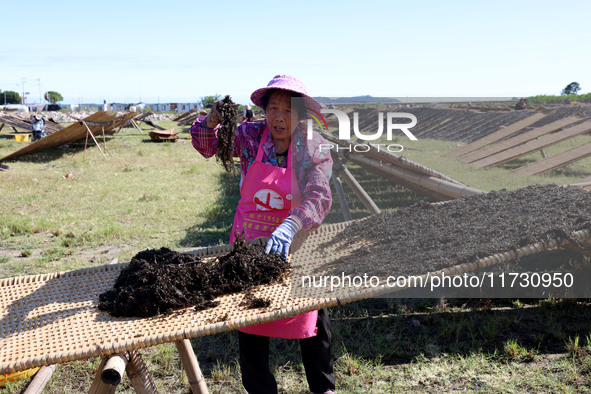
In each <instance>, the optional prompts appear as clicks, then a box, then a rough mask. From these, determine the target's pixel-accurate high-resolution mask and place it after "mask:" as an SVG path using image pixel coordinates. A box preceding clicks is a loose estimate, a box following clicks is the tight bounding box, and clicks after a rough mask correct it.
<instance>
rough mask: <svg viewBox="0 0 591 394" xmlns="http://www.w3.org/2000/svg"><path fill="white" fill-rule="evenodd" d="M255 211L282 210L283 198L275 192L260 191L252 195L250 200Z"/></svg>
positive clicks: (269, 190)
mask: <svg viewBox="0 0 591 394" xmlns="http://www.w3.org/2000/svg"><path fill="white" fill-rule="evenodd" d="M288 199H289V198H288ZM252 202H254V204H255V206H256V208H257V211H270V210H272V209H283V206H284V205H285V203H284V201H283V198H282V197H281V195H280V194H279V193H277V192H276V191H275V190H271V189H261V190H259V191H257V192H256V193H255V194H254V197H253V199H252Z"/></svg>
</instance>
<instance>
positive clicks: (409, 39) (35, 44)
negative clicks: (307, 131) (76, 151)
mask: <svg viewBox="0 0 591 394" xmlns="http://www.w3.org/2000/svg"><path fill="white" fill-rule="evenodd" d="M21 4H24V3H22V2H17V1H9V0H3V1H2V6H1V7H0V8H1V13H2V14H1V15H2V18H1V19H2V27H3V29H2V30H3V38H2V42H1V44H0V89H2V90H15V91H19V92H21V91H22V88H23V86H22V85H23V78H24V88H25V90H26V91H27V92H30V95H29V98H28V100H27V102H37V101H39V95H40V94H39V93H40V92H44V91H47V90H55V91H58V92H60V93H61V94H62V95H63V96H64V98H65V100H64V102H66V103H89V102H102V100H107V101H108V102H112V101H117V102H137V101H140V100H141V101H143V102H147V103H150V102H158V101H160V102H175V101H181V102H195V101H198V100H199V98H200V97H202V96H205V95H210V94H215V93H219V94H230V95H232V97H233V98H234V99H235V100H236V101H238V102H241V103H246V102H247V101H248V100H249V96H250V93H251V92H252V91H253V90H255V89H257V88H259V87H262V86H265V85H266V84H267V82H268V81H269V80H270V79H271V78H272V77H273V76H274V75H276V74H292V75H294V76H296V77H298V78H299V79H301V80H302V81H303V82H304V83H305V84H306V86H307V88H308V91H309V93H310V94H311V95H314V96H356V95H365V94H369V95H372V96H391V97H394V96H395V97H405V96H408V97H437V96H443V97H449V96H454V97H468V96H476V97H500V96H508V97H513V96H525V95H536V94H559V93H560V91H561V89H562V88H564V87H565V86H566V85H567V84H568V83H570V82H573V81H577V82H579V83H580V85H581V87H582V92H589V91H591V50H589V47H590V45H591V44H590V43H591V28H590V27H589V26H590V23H591V22H590V21H591V2H589V1H569V2H557V1H544V0H537V1H528V0H524V1H515V0H514V1H503V0H501V1H492V0H491V1H453V0H450V1H408V0H405V1H400V2H399V1H371V0H366V1H355V2H348V1H340V2H337V1H324V2H318V1H297V2H280V1H260V2H257V1H241V2H235V1H229V0H227V1H221V2H216V1H207V2H199V1H195V0H193V1H184V0H176V1H162V0H161V1H152V0H144V1H141V2H139V1H122V0H119V1H112V0H101V1H98V2H83V1H79V0H78V1H69V0H66V1H47V0H44V1H38V0H31V1H27V2H26V4H27V5H26V6H23V5H21ZM6 32H8V34H6Z"/></svg>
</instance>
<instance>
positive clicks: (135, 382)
mask: <svg viewBox="0 0 591 394" xmlns="http://www.w3.org/2000/svg"><path fill="white" fill-rule="evenodd" d="M127 355H128V357H129V362H128V363H127V367H126V368H125V371H126V372H127V377H128V378H129V381H130V383H131V385H132V386H133V388H134V390H135V392H136V393H139V394H152V393H158V389H157V388H156V384H155V383H154V381H153V380H152V376H150V372H149V371H148V368H147V367H146V363H145V362H144V360H143V359H142V356H141V355H140V353H139V351H138V350H137V349H134V350H131V351H129V352H128V353H127Z"/></svg>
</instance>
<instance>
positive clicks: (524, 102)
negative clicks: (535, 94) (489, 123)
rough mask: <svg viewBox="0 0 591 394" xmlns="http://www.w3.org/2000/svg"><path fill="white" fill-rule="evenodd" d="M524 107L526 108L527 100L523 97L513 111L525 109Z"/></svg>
mask: <svg viewBox="0 0 591 394" xmlns="http://www.w3.org/2000/svg"><path fill="white" fill-rule="evenodd" d="M526 106H527V99H526V98H525V97H522V98H520V99H519V101H518V102H517V103H516V104H515V109H517V110H522V109H525V107H526Z"/></svg>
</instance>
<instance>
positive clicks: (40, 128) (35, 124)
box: [31, 115, 46, 141]
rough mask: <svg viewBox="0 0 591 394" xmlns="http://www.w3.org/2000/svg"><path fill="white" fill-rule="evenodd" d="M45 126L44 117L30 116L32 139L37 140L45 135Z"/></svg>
mask: <svg viewBox="0 0 591 394" xmlns="http://www.w3.org/2000/svg"><path fill="white" fill-rule="evenodd" d="M45 128H46V126H45V118H44V117H43V116H41V115H33V116H31V132H32V133H33V141H38V140H40V139H41V138H43V137H45V136H46V134H45Z"/></svg>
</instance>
